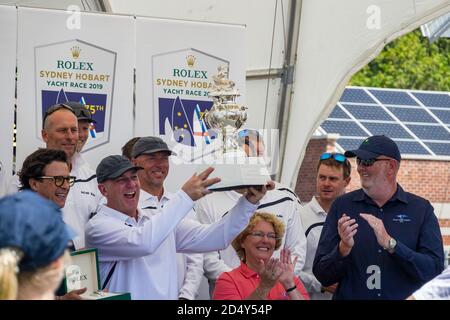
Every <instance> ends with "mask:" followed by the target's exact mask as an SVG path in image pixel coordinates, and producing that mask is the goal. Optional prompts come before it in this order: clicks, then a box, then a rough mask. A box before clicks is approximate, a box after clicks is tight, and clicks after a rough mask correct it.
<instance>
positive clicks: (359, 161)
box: [356, 158, 391, 167]
mask: <svg viewBox="0 0 450 320" xmlns="http://www.w3.org/2000/svg"><path fill="white" fill-rule="evenodd" d="M389 160H391V159H375V158H372V159H367V160H363V159H360V158H356V163H357V164H358V166H359V165H361V166H364V167H370V166H372V165H373V164H374V163H375V162H377V161H389Z"/></svg>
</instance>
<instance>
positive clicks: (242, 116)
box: [205, 65, 247, 154]
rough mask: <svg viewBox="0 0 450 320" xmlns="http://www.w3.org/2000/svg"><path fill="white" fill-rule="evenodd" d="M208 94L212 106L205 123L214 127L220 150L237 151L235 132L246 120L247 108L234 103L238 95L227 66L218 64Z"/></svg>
mask: <svg viewBox="0 0 450 320" xmlns="http://www.w3.org/2000/svg"><path fill="white" fill-rule="evenodd" d="M212 78H213V80H214V83H213V84H212V86H211V90H210V91H209V93H208V96H209V97H210V98H212V99H213V101H214V103H213V106H212V108H211V109H210V110H209V111H208V112H206V114H205V121H206V124H207V125H208V126H209V127H210V128H213V129H215V130H216V131H217V132H218V134H219V137H220V138H221V140H222V152H223V153H224V154H225V153H229V152H239V148H238V144H237V136H236V132H237V130H239V129H240V128H241V127H242V126H243V125H244V123H245V121H247V108H246V107H244V106H240V105H238V104H237V103H236V97H238V96H240V95H241V94H240V93H239V90H238V89H235V88H234V85H235V84H234V82H233V81H231V80H229V79H228V67H227V66H223V65H221V66H219V67H218V73H217V74H216V75H214V76H213V77H212Z"/></svg>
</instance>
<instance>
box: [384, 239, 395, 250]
mask: <svg viewBox="0 0 450 320" xmlns="http://www.w3.org/2000/svg"><path fill="white" fill-rule="evenodd" d="M396 246H397V240H395V239H394V238H392V237H391V238H390V239H389V242H388V246H387V248H385V249H386V250H387V251H388V252H389V253H394V251H395V247H396Z"/></svg>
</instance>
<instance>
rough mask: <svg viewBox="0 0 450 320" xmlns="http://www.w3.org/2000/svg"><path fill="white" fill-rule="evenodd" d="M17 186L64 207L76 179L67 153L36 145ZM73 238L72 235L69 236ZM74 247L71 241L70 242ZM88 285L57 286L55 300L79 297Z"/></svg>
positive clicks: (21, 171) (24, 164)
mask: <svg viewBox="0 0 450 320" xmlns="http://www.w3.org/2000/svg"><path fill="white" fill-rule="evenodd" d="M18 175H19V179H20V184H21V186H20V188H19V190H20V191H22V190H32V191H35V192H36V193H38V194H40V195H41V196H43V197H44V198H47V199H49V200H51V201H53V202H54V203H56V204H57V205H58V206H59V207H60V208H64V206H65V204H66V199H67V195H68V194H69V191H70V188H71V187H72V186H73V185H74V183H75V177H74V176H71V175H70V170H69V164H68V162H67V155H66V153H65V152H64V151H62V150H53V149H38V150H37V151H35V152H33V153H32V154H30V155H29V156H28V157H27V158H26V159H25V161H24V162H23V166H22V169H21V170H20V172H19V173H18ZM72 240H73V239H72ZM70 247H72V250H73V249H74V248H73V244H71V245H70ZM86 290H87V288H81V289H78V290H72V291H70V292H68V293H66V294H64V289H63V288H60V289H59V290H58V293H57V297H56V298H57V300H79V299H81V296H80V295H81V294H83V293H84V292H86Z"/></svg>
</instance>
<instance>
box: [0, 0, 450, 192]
mask: <svg viewBox="0 0 450 320" xmlns="http://www.w3.org/2000/svg"><path fill="white" fill-rule="evenodd" d="M0 4H10V5H26V6H33V7H48V8H58V9H67V8H68V7H69V6H70V5H74V4H75V5H77V6H78V7H79V8H80V9H81V10H85V11H91V10H92V11H96V10H101V11H107V12H110V13H117V14H136V15H141V16H153V17H165V18H175V19H187V20H197V21H213V22H223V23H237V24H245V25H246V26H247V49H246V51H247V52H248V54H247V64H246V71H247V83H246V91H247V92H246V98H247V101H246V102H245V105H246V106H248V107H249V120H248V122H247V125H246V126H247V127H255V128H264V129H279V130H280V137H281V154H282V157H281V160H282V162H281V166H280V168H279V174H278V178H279V179H280V180H281V182H283V183H285V184H287V185H291V186H293V185H294V184H295V182H296V179H297V172H298V169H299V166H300V164H301V161H302V158H303V154H304V150H305V148H306V145H307V143H308V141H309V138H310V136H311V135H312V133H313V132H314V130H315V129H316V128H317V127H318V125H319V124H320V123H321V122H322V121H323V120H324V119H325V118H326V117H327V115H328V114H329V112H330V111H331V110H332V108H333V106H334V105H335V103H336V101H337V100H338V99H339V97H340V96H341V94H342V92H343V90H344V87H345V85H346V84H347V82H348V80H349V79H350V77H351V76H352V75H353V74H354V73H355V72H356V71H358V70H359V69H360V68H362V67H363V66H364V65H365V64H367V63H368V62H369V61H371V60H372V59H373V58H374V57H376V56H377V55H378V53H379V52H380V51H381V50H382V48H383V47H384V46H385V45H386V44H387V43H388V42H390V41H392V40H393V39H395V38H397V37H399V36H401V35H403V34H406V33H408V32H410V31H412V30H413V29H415V28H417V27H419V26H420V25H422V24H424V23H426V22H429V21H431V20H433V19H436V18H437V17H439V16H442V15H445V14H446V13H448V12H450V1H449V0H396V1H391V0H370V1H369V0H346V1H335V0H303V1H300V0H299V1H296V0H292V1H289V0H267V1H260V0H246V1H240V0H228V1H222V0H197V1H179V0H152V1H146V0H129V1H122V0H109V1H107V0H104V1H95V0H79V1H73V0H70V1H65V0H64V1H55V0H53V1H52V0H41V1H10V0H0ZM292 8H294V9H292ZM192 37H196V35H195V34H193V35H192ZM236 50H239V48H236ZM293 70H295V73H292V72H290V71H293ZM292 74H293V75H294V76H293V78H292V80H293V81H292V82H291V81H290V80H289V75H292Z"/></svg>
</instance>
